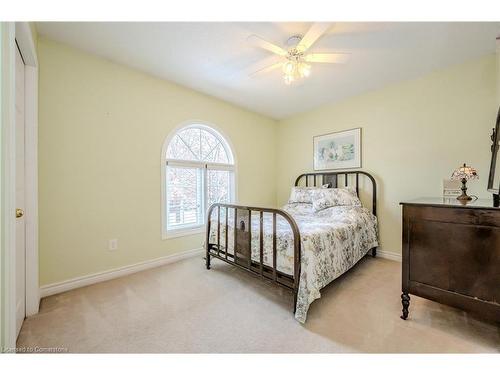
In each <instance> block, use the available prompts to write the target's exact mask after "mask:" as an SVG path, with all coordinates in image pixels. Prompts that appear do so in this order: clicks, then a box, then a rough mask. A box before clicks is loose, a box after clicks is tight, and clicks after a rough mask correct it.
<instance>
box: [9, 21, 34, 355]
mask: <svg viewBox="0 0 500 375" xmlns="http://www.w3.org/2000/svg"><path fill="white" fill-rule="evenodd" d="M0 27H1V51H0V56H1V70H2V82H1V87H0V89H1V95H0V97H1V120H2V127H1V141H0V149H1V163H0V168H1V169H0V188H1V196H0V198H1V203H0V227H1V242H0V245H1V247H0V275H1V277H0V298H1V301H0V304H1V305H3V307H2V308H1V309H0V351H2V350H7V351H12V350H14V348H15V347H16V309H15V306H16V303H15V297H16V295H15V286H16V285H15V280H16V278H15V277H16V275H15V255H16V254H15V252H16V229H15V227H16V226H15V224H16V218H15V209H16V207H15V204H16V198H15V192H16V185H15V184H16V178H15V177H16V167H15V163H16V152H15V151H16V148H15V145H16V137H15V135H16V133H15V74H14V72H15V53H16V50H15V49H16V48H17V46H16V41H17V43H18V45H19V49H20V51H21V54H22V56H23V59H24V62H25V104H26V106H25V164H26V170H25V174H26V177H25V183H26V202H25V211H26V213H25V222H26V316H30V315H33V314H36V313H37V312H38V307H39V303H40V297H39V285H38V284H39V281H38V150H37V143H38V60H37V54H36V47H35V42H34V37H33V34H32V31H31V28H30V25H29V23H27V22H16V23H14V22H2V23H0Z"/></svg>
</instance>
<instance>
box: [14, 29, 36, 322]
mask: <svg viewBox="0 0 500 375" xmlns="http://www.w3.org/2000/svg"><path fill="white" fill-rule="evenodd" d="M16 41H17V45H18V46H19V50H20V51H21V55H22V57H23V60H24V80H25V83H24V92H25V94H24V102H25V115H24V116H25V120H24V122H25V129H24V132H25V134H24V143H25V146H24V150H25V156H24V157H25V159H24V160H25V182H24V185H25V194H26V197H25V206H26V210H25V211H26V212H25V216H24V218H25V223H26V316H31V315H34V314H37V313H38V308H39V305H40V288H39V281H38V58H37V52H36V47H35V41H34V40H33V33H32V32H31V27H30V25H29V23H28V22H16Z"/></svg>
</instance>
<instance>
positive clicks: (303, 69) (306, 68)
mask: <svg viewBox="0 0 500 375" xmlns="http://www.w3.org/2000/svg"><path fill="white" fill-rule="evenodd" d="M299 74H300V76H301V77H309V76H310V75H311V65H309V64H305V63H301V64H300V66H299Z"/></svg>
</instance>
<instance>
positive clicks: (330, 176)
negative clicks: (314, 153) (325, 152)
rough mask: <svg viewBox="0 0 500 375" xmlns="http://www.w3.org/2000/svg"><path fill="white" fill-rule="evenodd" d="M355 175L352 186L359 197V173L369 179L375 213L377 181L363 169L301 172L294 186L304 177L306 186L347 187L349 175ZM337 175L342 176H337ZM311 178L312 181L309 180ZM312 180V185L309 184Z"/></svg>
mask: <svg viewBox="0 0 500 375" xmlns="http://www.w3.org/2000/svg"><path fill="white" fill-rule="evenodd" d="M352 175H354V176H355V183H354V187H355V189H356V194H357V195H358V197H359V175H363V176H366V177H368V178H369V179H370V181H371V183H372V212H373V214H374V215H375V216H376V215H377V183H376V181H375V178H374V177H373V176H372V175H371V174H369V173H367V172H364V171H343V172H312V173H303V174H301V175H300V176H299V177H297V178H296V180H295V186H299V183H300V181H301V180H302V179H305V185H306V186H318V185H325V184H328V185H329V187H332V188H336V187H348V186H349V176H352ZM339 176H343V177H341V178H339ZM311 180H312V181H311ZM339 180H343V182H344V184H343V186H339ZM310 182H312V185H311V184H310Z"/></svg>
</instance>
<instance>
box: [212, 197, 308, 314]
mask: <svg viewBox="0 0 500 375" xmlns="http://www.w3.org/2000/svg"><path fill="white" fill-rule="evenodd" d="M221 209H223V211H224V212H225V213H224V214H223V215H222V214H221ZM214 210H216V215H217V235H216V243H211V242H210V231H211V226H212V215H213V213H214ZM230 210H234V228H233V238H232V239H229V238H228V233H229V231H228V227H229V211H230ZM253 212H258V213H259V219H258V220H259V224H260V225H259V254H260V256H259V260H258V261H256V260H253V259H252V213H253ZM265 213H269V214H272V223H273V225H272V227H273V236H272V266H269V265H266V264H264V214H265ZM278 216H281V217H282V218H284V219H285V220H286V221H287V222H288V223H289V224H290V228H291V229H292V233H293V275H289V274H286V273H283V272H280V271H278V269H277V250H276V219H277V217H278ZM221 219H222V221H221ZM221 225H223V226H224V229H225V230H224V241H221ZM229 241H232V242H233V253H232V254H231V253H230V252H229V251H228V247H229V244H230V242H229ZM205 247H206V267H207V269H210V259H211V257H213V258H217V259H220V260H222V261H224V262H227V263H229V264H232V265H234V266H237V267H239V268H242V269H245V270H248V271H250V272H252V273H254V274H256V275H260V276H261V277H262V278H265V279H268V280H271V281H272V282H274V283H276V284H279V285H281V286H284V287H286V288H288V289H291V290H292V291H293V293H294V304H293V305H294V312H295V308H296V305H297V292H298V288H299V279H300V253H301V249H300V232H299V228H298V226H297V223H296V222H295V220H294V219H293V218H292V216H291V215H290V214H288V213H287V212H286V211H283V210H279V209H274V208H263V207H248V206H240V205H235V204H226V203H214V204H212V205H211V206H210V208H209V209H208V214H207V231H206V239H205Z"/></svg>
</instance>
